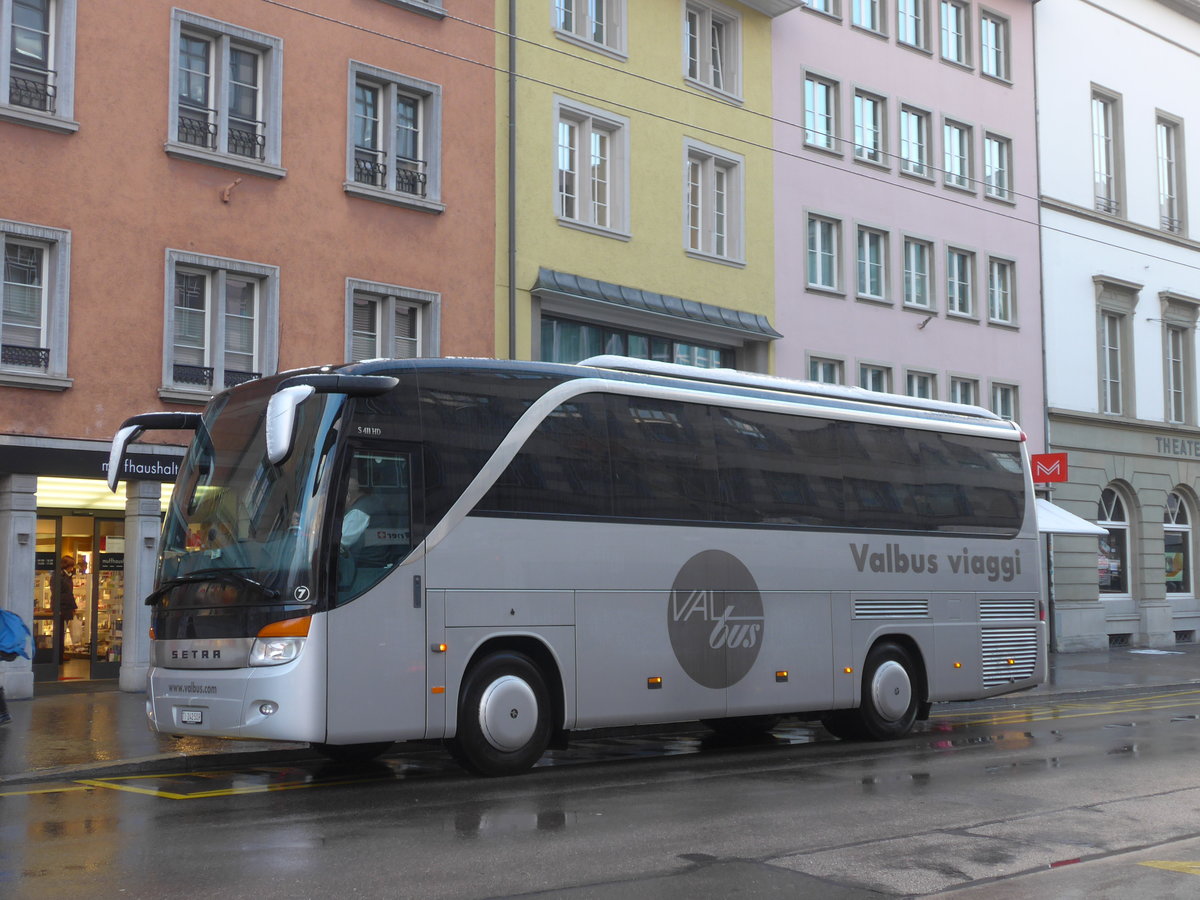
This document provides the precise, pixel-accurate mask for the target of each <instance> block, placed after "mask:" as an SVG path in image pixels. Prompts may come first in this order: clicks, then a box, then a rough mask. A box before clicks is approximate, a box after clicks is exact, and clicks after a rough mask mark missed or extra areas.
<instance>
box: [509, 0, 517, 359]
mask: <svg viewBox="0 0 1200 900" xmlns="http://www.w3.org/2000/svg"><path fill="white" fill-rule="evenodd" d="M508 358H509V359H516V358H517V0H508Z"/></svg>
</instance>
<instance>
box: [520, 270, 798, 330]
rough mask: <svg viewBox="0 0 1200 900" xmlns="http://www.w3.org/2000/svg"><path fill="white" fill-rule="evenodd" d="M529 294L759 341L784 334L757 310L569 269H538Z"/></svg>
mask: <svg viewBox="0 0 1200 900" xmlns="http://www.w3.org/2000/svg"><path fill="white" fill-rule="evenodd" d="M532 293H533V294H534V295H535V296H539V295H540V296H545V295H551V296H554V295H557V296H560V297H569V298H572V299H575V300H589V301H592V302H594V303H604V304H608V305H609V306H619V307H625V308H626V309H630V310H637V311H638V312H642V313H650V314H652V315H656V316H666V317H668V318H671V319H679V320H682V321H685V322H689V323H693V324H699V325H704V326H708V327H711V328H719V329H722V330H726V331H733V332H738V333H740V334H745V335H750V336H751V337H754V338H758V339H760V340H761V339H763V338H766V339H768V340H774V339H776V338H781V337H783V335H782V334H780V333H779V332H778V331H776V330H775V329H774V328H773V327H772V326H771V322H770V321H769V320H768V319H767V317H766V316H764V315H761V314H759V313H752V312H746V311H745V310H740V309H729V308H727V307H724V306H716V305H715V304H712V303H701V302H700V301H699V300H685V299H683V298H681V297H673V296H671V295H669V294H656V293H654V292H653V291H643V290H641V289H640V288H634V287H627V286H625V285H623V284H613V283H611V282H608V281H598V280H596V279H595V278H584V277H583V276H581V275H572V274H570V273H569V272H556V271H554V270H553V269H546V268H541V269H538V277H537V283H536V284H534V286H533V291H532Z"/></svg>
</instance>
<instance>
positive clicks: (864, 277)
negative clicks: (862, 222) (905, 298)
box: [858, 228, 887, 300]
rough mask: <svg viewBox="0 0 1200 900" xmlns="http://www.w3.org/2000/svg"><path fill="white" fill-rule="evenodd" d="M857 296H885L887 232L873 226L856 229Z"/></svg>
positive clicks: (873, 297)
mask: <svg viewBox="0 0 1200 900" xmlns="http://www.w3.org/2000/svg"><path fill="white" fill-rule="evenodd" d="M858 296H860V297H867V298H869V299H871V300H883V299H886V297H887V234H886V233H885V232H882V231H876V230H875V229H874V228H860V229H858Z"/></svg>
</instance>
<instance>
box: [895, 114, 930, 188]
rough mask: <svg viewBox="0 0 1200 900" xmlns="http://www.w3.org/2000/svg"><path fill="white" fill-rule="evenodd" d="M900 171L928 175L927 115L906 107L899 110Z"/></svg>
mask: <svg viewBox="0 0 1200 900" xmlns="http://www.w3.org/2000/svg"><path fill="white" fill-rule="evenodd" d="M900 171H902V172H907V173H908V174H910V175H920V176H922V177H927V176H928V175H929V113H926V112H921V111H920V110H917V109H913V108H911V107H908V106H905V107H902V108H901V110H900Z"/></svg>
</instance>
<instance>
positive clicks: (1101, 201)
mask: <svg viewBox="0 0 1200 900" xmlns="http://www.w3.org/2000/svg"><path fill="white" fill-rule="evenodd" d="M1096 209H1097V210H1098V211H1099V212H1102V213H1108V214H1109V215H1110V216H1118V215H1120V214H1121V202H1120V201H1119V200H1117V198H1116V197H1106V196H1105V195H1103V194H1097V195H1096Z"/></svg>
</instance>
